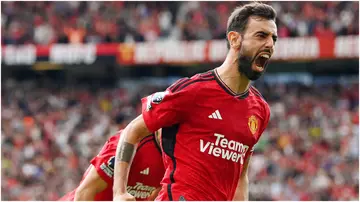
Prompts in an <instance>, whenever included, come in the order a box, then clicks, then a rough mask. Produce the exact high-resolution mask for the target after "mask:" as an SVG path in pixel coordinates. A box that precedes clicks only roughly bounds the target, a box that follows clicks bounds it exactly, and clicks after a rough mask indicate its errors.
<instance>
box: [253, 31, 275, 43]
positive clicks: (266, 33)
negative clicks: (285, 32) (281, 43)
mask: <svg viewBox="0 0 360 202" xmlns="http://www.w3.org/2000/svg"><path fill="white" fill-rule="evenodd" d="M255 34H264V35H269V34H270V33H269V32H266V31H257V32H256V33H255ZM272 38H273V40H274V41H277V39H278V36H277V35H275V34H274V35H273V36H272Z"/></svg>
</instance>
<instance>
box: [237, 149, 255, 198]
mask: <svg viewBox="0 0 360 202" xmlns="http://www.w3.org/2000/svg"><path fill="white" fill-rule="evenodd" d="M250 157H251V156H249V157H248V158H247V159H246V161H245V164H244V167H243V171H242V172H241V174H240V177H239V182H238V184H237V187H236V191H235V195H234V198H233V201H248V200H249V178H248V167H249V164H250Z"/></svg>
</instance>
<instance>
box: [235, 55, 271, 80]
mask: <svg viewBox="0 0 360 202" xmlns="http://www.w3.org/2000/svg"><path fill="white" fill-rule="evenodd" d="M254 60H255V57H254V58H251V57H248V56H245V55H242V54H241V53H240V54H239V63H238V70H239V72H240V73H243V74H244V75H245V76H246V77H247V78H248V79H249V80H251V81H255V80H257V79H258V78H260V77H261V75H263V73H264V71H265V70H264V71H262V72H257V71H254V70H253V69H252V67H251V66H252V64H253V62H254Z"/></svg>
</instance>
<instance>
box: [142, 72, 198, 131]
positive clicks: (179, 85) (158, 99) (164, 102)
mask: <svg viewBox="0 0 360 202" xmlns="http://www.w3.org/2000/svg"><path fill="white" fill-rule="evenodd" d="M191 83H192V81H191V79H189V78H183V79H180V80H178V81H177V82H175V83H174V84H173V85H171V86H170V87H169V88H168V89H166V91H164V92H157V93H154V94H152V95H149V96H147V97H145V98H143V99H142V100H141V102H142V115H143V118H144V121H145V124H146V126H147V128H148V129H149V130H150V132H155V131H156V130H158V129H159V128H163V127H169V126H172V125H174V124H177V123H181V122H182V121H183V120H185V119H186V115H187V114H188V113H187V111H188V110H189V104H191V103H192V102H193V99H194V94H195V93H194V92H191V89H192V88H184V87H186V86H188V85H189V84H191Z"/></svg>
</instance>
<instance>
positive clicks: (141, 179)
mask: <svg viewBox="0 0 360 202" xmlns="http://www.w3.org/2000/svg"><path fill="white" fill-rule="evenodd" d="M121 133H122V132H121V131H119V132H118V133H117V134H116V135H115V136H112V137H111V138H110V139H109V140H108V141H107V142H106V143H105V145H104V146H103V148H102V150H101V151H100V153H99V154H98V155H97V156H96V157H95V158H93V159H92V160H91V164H92V165H90V166H89V168H88V169H87V171H86V172H85V174H84V177H83V180H82V181H81V183H80V185H79V187H78V188H77V189H75V190H74V191H72V192H70V193H68V194H67V195H65V196H64V197H62V198H61V199H59V200H61V201H73V200H75V201H111V200H112V199H113V193H112V188H113V171H114V163H115V151H116V146H117V143H118V141H119V138H120V136H121ZM164 173H165V170H164V164H163V162H162V159H161V150H160V148H159V146H158V143H157V138H156V137H155V136H154V135H149V136H146V137H145V138H143V139H142V140H141V141H140V143H139V147H138V148H137V152H136V155H135V158H134V163H133V164H132V166H131V169H130V177H129V182H128V183H127V192H128V193H130V194H132V195H133V196H134V197H135V198H136V200H137V201H143V200H154V199H155V197H156V196H157V194H158V192H159V191H160V181H161V179H162V177H163V176H164Z"/></svg>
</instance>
